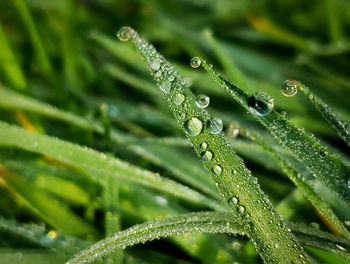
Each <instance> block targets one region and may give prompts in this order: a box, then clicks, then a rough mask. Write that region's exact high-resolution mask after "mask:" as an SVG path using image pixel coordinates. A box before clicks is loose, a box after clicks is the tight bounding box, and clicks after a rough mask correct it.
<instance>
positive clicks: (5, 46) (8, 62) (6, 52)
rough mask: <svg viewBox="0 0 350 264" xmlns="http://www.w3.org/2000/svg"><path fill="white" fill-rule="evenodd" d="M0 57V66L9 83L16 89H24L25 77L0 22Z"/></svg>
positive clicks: (25, 86) (25, 85)
mask: <svg viewBox="0 0 350 264" xmlns="http://www.w3.org/2000/svg"><path fill="white" fill-rule="evenodd" d="M0 59H1V64H0V68H1V70H2V71H3V72H4V75H5V76H6V78H7V79H8V81H9V83H11V84H12V85H13V86H14V87H15V88H17V89H20V90H25V89H26V88H27V82H26V79H25V77H24V75H23V73H22V70H21V68H20V66H19V65H18V63H17V61H16V57H15V55H14V53H13V51H12V49H11V47H10V44H9V41H8V39H7V37H6V35H5V32H4V30H3V28H2V24H0Z"/></svg>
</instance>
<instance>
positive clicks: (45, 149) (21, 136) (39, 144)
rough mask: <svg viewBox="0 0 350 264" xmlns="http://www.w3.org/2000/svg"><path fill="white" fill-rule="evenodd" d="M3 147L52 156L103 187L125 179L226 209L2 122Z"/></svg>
mask: <svg viewBox="0 0 350 264" xmlns="http://www.w3.org/2000/svg"><path fill="white" fill-rule="evenodd" d="M0 145H4V146H12V147H17V148H20V149H23V150H27V151H31V152H35V153H40V154H43V155H48V156H51V157H53V158H55V159H57V160H59V161H62V162H64V163H67V164H70V165H73V166H76V167H78V168H80V169H83V170H84V171H85V172H86V173H88V174H89V175H90V176H91V177H92V179H94V180H95V181H97V182H99V183H101V184H106V183H107V181H108V180H109V179H111V178H114V179H123V180H127V181H132V182H135V183H139V184H142V185H146V186H149V187H151V188H155V189H157V190H161V191H164V192H167V193H170V194H173V195H174V196H176V197H178V198H182V199H185V200H188V201H191V202H197V203H200V204H204V205H207V206H210V207H211V208H213V209H217V210H225V208H224V207H223V206H222V205H220V203H218V202H216V201H214V200H212V199H209V198H207V197H206V196H204V195H202V194H200V193H198V192H196V191H194V190H192V189H190V188H188V187H186V186H183V185H181V184H179V183H176V182H174V181H172V180H169V179H166V178H163V177H160V176H158V175H156V174H155V173H152V172H150V171H146V170H142V169H140V168H138V167H136V166H133V165H131V164H129V163H127V162H123V161H120V160H118V159H115V158H111V157H107V156H106V155H104V154H102V153H99V152H97V151H94V150H92V149H88V148H86V147H85V148H82V147H80V146H78V145H75V144H72V143H68V142H64V141H62V140H59V139H57V138H51V137H48V136H45V135H39V134H35V133H32V132H29V131H27V130H24V129H22V128H18V127H16V126H11V125H8V124H6V123H4V122H0Z"/></svg>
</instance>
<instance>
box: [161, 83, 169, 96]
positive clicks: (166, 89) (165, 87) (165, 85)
mask: <svg viewBox="0 0 350 264" xmlns="http://www.w3.org/2000/svg"><path fill="white" fill-rule="evenodd" d="M159 87H160V89H161V90H162V91H163V92H164V93H166V94H167V93H169V91H170V90H171V83H170V82H169V81H164V82H162V83H161V84H160V86H159Z"/></svg>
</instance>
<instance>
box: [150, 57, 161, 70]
mask: <svg viewBox="0 0 350 264" xmlns="http://www.w3.org/2000/svg"><path fill="white" fill-rule="evenodd" d="M149 65H150V66H151V68H152V69H153V70H155V71H157V70H159V68H160V63H159V61H158V60H156V59H153V60H152V61H151V62H150V64H149Z"/></svg>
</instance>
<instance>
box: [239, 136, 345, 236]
mask: <svg viewBox="0 0 350 264" xmlns="http://www.w3.org/2000/svg"><path fill="white" fill-rule="evenodd" d="M240 133H241V134H242V135H244V136H245V137H247V138H249V139H251V140H252V141H255V142H256V143H257V144H259V145H260V146H261V147H262V148H264V149H265V150H266V151H268V152H269V154H270V155H271V156H272V157H273V158H274V159H275V160H276V162H277V163H278V164H279V165H280V167H281V168H282V170H283V171H284V172H285V174H287V176H288V177H289V179H290V180H291V181H292V182H293V183H294V184H295V186H296V187H298V188H299V189H300V190H301V192H302V193H303V194H304V195H305V196H306V198H307V199H308V200H309V201H310V202H311V204H312V205H313V206H314V207H315V208H316V209H317V210H318V211H319V212H320V213H321V214H322V215H323V216H324V217H325V218H326V219H327V220H328V221H329V222H330V223H331V225H332V226H333V227H334V228H335V229H336V231H337V232H338V233H340V234H342V235H344V236H345V237H346V238H348V239H350V232H349V231H348V229H347V228H346V227H345V226H344V224H343V222H342V221H341V220H340V219H339V218H338V217H337V215H336V214H335V213H334V212H333V210H332V209H331V207H330V206H329V205H328V204H327V203H326V202H325V201H324V200H323V199H322V197H321V196H320V195H318V194H317V193H316V192H315V191H314V190H313V188H312V186H310V183H308V182H307V181H305V180H303V179H302V177H301V176H300V174H299V173H298V172H297V171H296V170H295V169H294V168H293V166H292V165H291V164H290V163H288V161H287V160H285V159H284V158H283V156H281V155H279V154H278V152H276V151H275V150H274V149H273V148H272V147H270V146H269V145H268V144H267V143H265V142H264V140H263V139H262V138H261V137H260V136H259V135H257V134H254V133H252V132H250V131H247V130H244V129H240Z"/></svg>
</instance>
